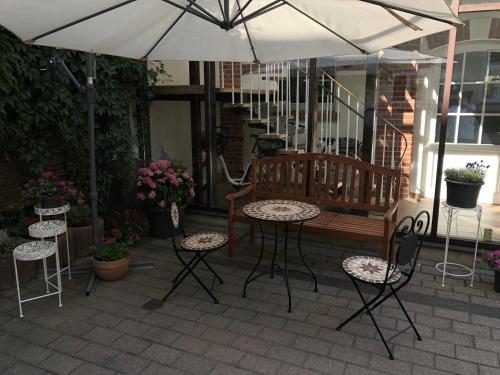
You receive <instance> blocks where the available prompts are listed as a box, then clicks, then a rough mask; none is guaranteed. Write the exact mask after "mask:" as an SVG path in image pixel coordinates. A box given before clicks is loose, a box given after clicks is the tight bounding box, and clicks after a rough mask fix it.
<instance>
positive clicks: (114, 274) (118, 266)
mask: <svg viewBox="0 0 500 375" xmlns="http://www.w3.org/2000/svg"><path fill="white" fill-rule="evenodd" d="M129 264H130V254H129V255H127V256H126V257H125V258H122V259H119V260H115V261H114V262H102V261H100V260H96V259H95V258H94V270H95V273H96V275H97V277H98V278H99V279H101V280H105V281H116V280H120V279H123V278H124V277H125V276H127V272H128V266H129Z"/></svg>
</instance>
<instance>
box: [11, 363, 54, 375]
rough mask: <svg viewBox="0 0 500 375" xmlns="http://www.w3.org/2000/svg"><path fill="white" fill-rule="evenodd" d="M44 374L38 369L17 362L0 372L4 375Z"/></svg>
mask: <svg viewBox="0 0 500 375" xmlns="http://www.w3.org/2000/svg"><path fill="white" fill-rule="evenodd" d="M45 373H46V372H45V371H44V370H42V369H41V368H39V367H35V366H31V365H28V364H27V363H23V362H17V363H16V364H15V365H14V366H12V367H10V368H9V369H7V370H4V371H2V374H4V375H43V374H45Z"/></svg>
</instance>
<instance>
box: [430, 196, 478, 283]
mask: <svg viewBox="0 0 500 375" xmlns="http://www.w3.org/2000/svg"><path fill="white" fill-rule="evenodd" d="M460 211H468V212H475V213H476V218H477V232H476V246H475V248H474V258H473V261H472V268H470V267H468V266H465V265H463V264H458V263H451V262H448V246H449V243H450V229H451V223H452V221H453V219H454V218H455V219H456V218H457V216H458V213H459V212H460ZM443 212H444V214H445V216H446V219H447V226H446V244H445V248H444V261H443V262H441V263H438V264H436V269H437V270H438V271H440V272H441V273H442V274H443V279H442V282H441V286H444V279H445V277H446V275H450V276H455V277H469V276H470V286H474V271H475V269H476V257H477V247H478V244H479V232H480V228H481V214H482V212H483V208H482V207H481V206H479V205H478V206H476V207H474V208H462V207H454V206H450V205H449V204H447V203H446V202H443ZM450 265H451V266H453V267H456V268H460V269H463V270H464V271H465V272H464V273H453V272H450V271H447V270H446V268H447V267H448V266H450Z"/></svg>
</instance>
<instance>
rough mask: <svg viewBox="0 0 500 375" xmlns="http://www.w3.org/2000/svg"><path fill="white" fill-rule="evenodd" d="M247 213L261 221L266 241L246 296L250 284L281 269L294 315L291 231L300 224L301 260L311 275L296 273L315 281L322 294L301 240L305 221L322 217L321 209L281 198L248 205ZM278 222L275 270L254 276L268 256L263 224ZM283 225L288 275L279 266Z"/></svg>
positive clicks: (249, 281) (275, 236)
mask: <svg viewBox="0 0 500 375" xmlns="http://www.w3.org/2000/svg"><path fill="white" fill-rule="evenodd" d="M243 213H244V214H245V215H246V216H248V217H250V218H252V219H255V220H257V222H258V224H259V228H260V233H261V236H262V242H261V247H260V255H259V258H258V260H257V263H256V264H255V266H254V268H253V269H252V271H251V272H250V274H249V275H248V277H247V279H246V281H245V284H244V286H243V297H246V293H247V285H248V284H249V283H251V282H252V281H254V280H256V279H257V278H259V277H261V276H262V275H266V274H270V275H271V278H273V277H274V270H275V268H277V269H278V271H280V272H281V273H282V274H283V278H284V279H285V284H286V290H287V294H288V312H289V313H291V312H292V294H291V291H290V283H289V282H288V271H289V270H288V259H287V257H288V229H289V226H290V225H291V224H296V225H299V228H298V238H297V240H298V250H299V255H300V259H301V260H302V263H303V264H304V266H305V268H306V269H307V271H308V273H305V272H302V271H298V270H294V271H295V272H300V273H303V274H305V275H307V276H309V277H311V278H312V279H313V280H314V291H315V292H317V291H318V280H317V278H316V275H315V274H314V272H313V271H312V269H311V268H310V267H309V265H308V264H307V263H306V261H305V259H304V254H303V253H302V246H301V238H302V226H303V225H304V222H305V221H307V220H311V219H314V218H315V217H317V216H319V214H320V209H319V208H318V207H316V206H315V205H312V204H309V203H305V202H301V201H292V200H281V199H272V200H263V201H258V202H252V203H248V204H247V205H245V206H244V207H243ZM263 222H268V223H274V253H273V258H272V261H271V267H270V270H269V272H263V273H260V274H258V275H256V276H254V274H255V272H256V271H257V269H258V268H259V265H260V262H261V260H262V256H263V254H264V230H263V228H262V223H263ZM279 224H282V225H284V226H285V230H284V234H285V244H284V249H283V252H284V255H285V257H284V258H285V259H284V260H285V270H284V272H283V271H282V270H281V267H280V266H279V265H278V264H277V263H276V253H277V250H278V225H279Z"/></svg>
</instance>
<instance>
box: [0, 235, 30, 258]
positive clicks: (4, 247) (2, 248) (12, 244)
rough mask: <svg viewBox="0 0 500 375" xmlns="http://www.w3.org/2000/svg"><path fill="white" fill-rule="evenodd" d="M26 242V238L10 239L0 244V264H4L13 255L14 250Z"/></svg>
mask: <svg viewBox="0 0 500 375" xmlns="http://www.w3.org/2000/svg"><path fill="white" fill-rule="evenodd" d="M26 241H27V240H26V239H24V238H13V237H9V238H7V239H5V240H3V241H2V242H0V262H1V263H4V262H5V261H6V260H7V257H8V256H9V255H10V254H12V252H13V251H14V249H15V248H16V247H18V246H19V245H21V244H23V243H25V242H26Z"/></svg>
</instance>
